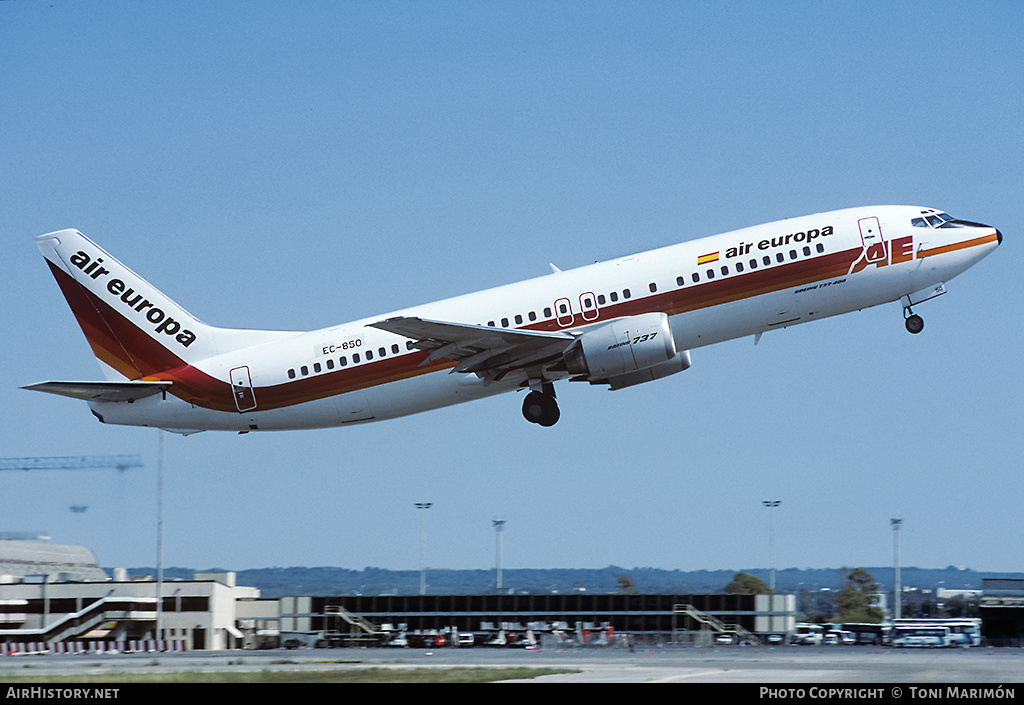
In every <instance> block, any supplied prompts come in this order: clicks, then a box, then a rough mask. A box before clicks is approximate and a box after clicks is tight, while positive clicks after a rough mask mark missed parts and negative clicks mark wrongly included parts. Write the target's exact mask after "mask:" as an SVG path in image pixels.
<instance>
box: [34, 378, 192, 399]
mask: <svg viewBox="0 0 1024 705" xmlns="http://www.w3.org/2000/svg"><path fill="white" fill-rule="evenodd" d="M172 384H173V382H143V381H128V380H125V381H124V382H37V383H36V384H29V385H27V386H24V387H22V389H29V390H31V391H34V392H46V393H47V394H58V395H60V396H62V397H71V398H72V399H82V400H84V401H127V402H133V401H136V400H137V399H145V398H146V397H151V396H153V395H154V394H159V393H160V392H163V391H166V390H167V389H168V388H169V387H170V386H171V385H172Z"/></svg>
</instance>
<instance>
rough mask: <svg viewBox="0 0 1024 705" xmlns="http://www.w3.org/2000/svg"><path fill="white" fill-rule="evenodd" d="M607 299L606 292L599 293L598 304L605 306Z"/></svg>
mask: <svg viewBox="0 0 1024 705" xmlns="http://www.w3.org/2000/svg"><path fill="white" fill-rule="evenodd" d="M606 300H607V299H605V298H604V294H598V295H597V305H598V306H604V303H605V301H606Z"/></svg>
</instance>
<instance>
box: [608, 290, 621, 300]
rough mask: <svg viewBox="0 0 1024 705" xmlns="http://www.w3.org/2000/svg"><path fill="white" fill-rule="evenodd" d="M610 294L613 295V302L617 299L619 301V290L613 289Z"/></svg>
mask: <svg viewBox="0 0 1024 705" xmlns="http://www.w3.org/2000/svg"><path fill="white" fill-rule="evenodd" d="M609 296H610V297H612V301H613V302H615V301H618V300H619V295H618V293H617V292H614V291H613V292H612V293H610V294H609Z"/></svg>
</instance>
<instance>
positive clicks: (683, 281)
mask: <svg viewBox="0 0 1024 705" xmlns="http://www.w3.org/2000/svg"><path fill="white" fill-rule="evenodd" d="M685 282H686V280H685V279H683V278H682V277H676V286H682V285H683V284H684V283H685Z"/></svg>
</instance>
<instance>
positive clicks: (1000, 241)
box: [996, 228, 1003, 245]
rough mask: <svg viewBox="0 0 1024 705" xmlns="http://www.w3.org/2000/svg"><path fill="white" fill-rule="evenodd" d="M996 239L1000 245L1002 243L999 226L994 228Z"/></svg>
mask: <svg viewBox="0 0 1024 705" xmlns="http://www.w3.org/2000/svg"><path fill="white" fill-rule="evenodd" d="M996 240H998V241H999V244H1000V245H1002V244H1003V234H1002V233H1001V232H999V228H996Z"/></svg>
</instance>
